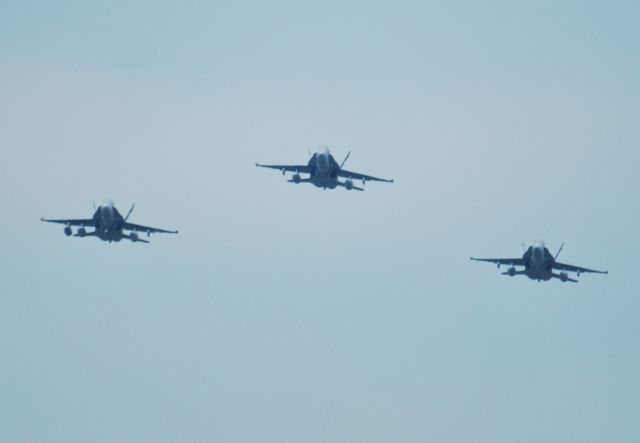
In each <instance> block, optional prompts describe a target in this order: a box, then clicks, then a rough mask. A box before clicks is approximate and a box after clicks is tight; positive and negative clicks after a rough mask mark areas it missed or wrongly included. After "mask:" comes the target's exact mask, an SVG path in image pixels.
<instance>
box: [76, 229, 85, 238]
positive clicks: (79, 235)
mask: <svg viewBox="0 0 640 443" xmlns="http://www.w3.org/2000/svg"><path fill="white" fill-rule="evenodd" d="M76 235H77V236H78V237H84V236H85V235H87V230H86V229H85V228H80V229H78V233H77V234H76Z"/></svg>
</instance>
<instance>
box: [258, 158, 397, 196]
mask: <svg viewBox="0 0 640 443" xmlns="http://www.w3.org/2000/svg"><path fill="white" fill-rule="evenodd" d="M350 154H351V152H349V153H348V154H347V156H346V157H345V159H344V160H343V161H342V163H341V164H338V162H337V161H336V160H335V158H333V155H331V153H330V152H329V148H326V147H324V148H320V150H319V151H318V152H316V153H315V154H313V156H312V157H311V159H310V160H309V162H308V163H307V164H306V165H261V164H258V163H256V166H259V167H261V168H271V169H277V170H279V171H282V175H284V174H285V172H293V176H292V177H291V179H290V180H288V182H289V183H296V184H298V183H311V184H313V185H314V186H316V187H318V188H322V189H335V188H336V187H338V186H340V187H343V188H345V189H346V190H348V191H350V190H352V189H355V190H356V191H364V189H363V188H359V187H357V186H355V185H354V184H353V181H354V180H358V181H359V180H362V184H363V185H364V184H365V183H366V182H367V181H378V182H387V183H393V180H386V179H384V178H377V177H372V176H370V175H364V174H358V173H357V172H351V171H347V170H346V169H343V167H344V164H345V163H346V162H347V159H348V158H349V155H350ZM300 174H309V177H307V178H302V177H301V176H300ZM340 178H344V179H345V180H344V181H340Z"/></svg>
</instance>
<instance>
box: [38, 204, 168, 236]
mask: <svg viewBox="0 0 640 443" xmlns="http://www.w3.org/2000/svg"><path fill="white" fill-rule="evenodd" d="M134 207H135V204H134V205H132V206H131V209H129V212H128V213H127V215H126V217H123V216H122V215H121V214H120V212H119V211H118V209H116V207H115V206H114V204H113V201H111V200H107V201H106V202H104V203H102V204H101V205H100V206H98V207H97V208H96V211H95V212H94V214H93V217H92V218H79V219H61V220H50V219H44V218H42V219H41V220H42V221H43V222H49V223H60V224H63V225H65V226H64V234H65V235H66V236H71V235H73V236H74V237H97V238H99V239H100V240H103V241H107V242H109V243H111V242H119V241H120V240H123V239H124V240H131V241H132V242H134V243H135V242H142V243H149V241H148V240H145V239H142V238H140V237H139V236H138V233H139V232H146V233H147V237H149V236H151V234H155V233H165V234H177V233H178V231H167V230H164V229H158V228H151V227H149V226H143V225H137V224H135V223H129V222H128V220H129V216H130V215H131V213H132V212H133V208H134ZM72 226H78V229H77V230H76V232H75V234H74V232H73V230H72V229H71V227H72ZM86 228H93V229H94V230H93V231H91V232H87V229H86ZM125 231H129V232H125Z"/></svg>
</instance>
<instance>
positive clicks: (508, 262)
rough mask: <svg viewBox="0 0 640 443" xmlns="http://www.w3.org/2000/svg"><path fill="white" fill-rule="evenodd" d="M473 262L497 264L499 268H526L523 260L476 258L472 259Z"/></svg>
mask: <svg viewBox="0 0 640 443" xmlns="http://www.w3.org/2000/svg"><path fill="white" fill-rule="evenodd" d="M471 260H475V261H486V262H489V263H495V264H496V265H498V266H501V265H506V266H524V259H523V258H522V257H521V258H474V257H471Z"/></svg>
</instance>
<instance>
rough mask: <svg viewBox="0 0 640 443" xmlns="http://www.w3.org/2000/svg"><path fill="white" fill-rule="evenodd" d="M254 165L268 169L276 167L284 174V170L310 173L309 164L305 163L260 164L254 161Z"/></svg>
mask: <svg viewBox="0 0 640 443" xmlns="http://www.w3.org/2000/svg"><path fill="white" fill-rule="evenodd" d="M256 166H258V167H259V168H269V169H277V170H278V171H282V173H283V174H284V173H285V171H288V172H301V173H304V174H310V173H311V171H310V170H309V166H307V165H261V164H259V163H256Z"/></svg>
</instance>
